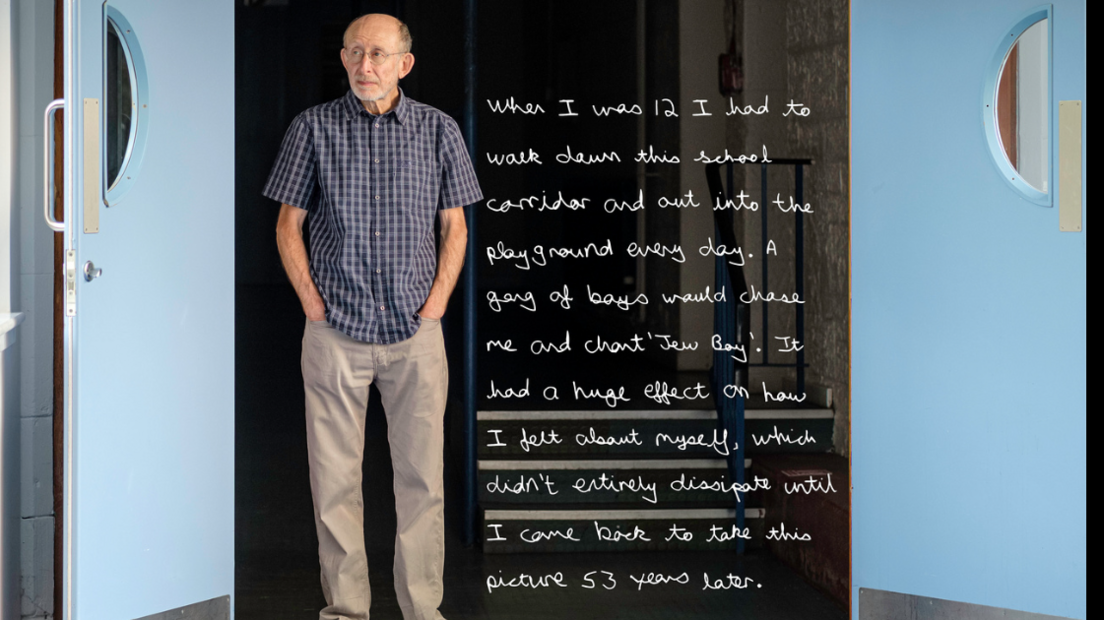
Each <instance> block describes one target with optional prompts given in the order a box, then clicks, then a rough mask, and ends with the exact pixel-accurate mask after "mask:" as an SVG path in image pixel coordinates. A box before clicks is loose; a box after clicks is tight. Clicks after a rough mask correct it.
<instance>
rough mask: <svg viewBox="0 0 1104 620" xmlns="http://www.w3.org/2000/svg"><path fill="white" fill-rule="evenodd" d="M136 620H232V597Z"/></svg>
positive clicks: (178, 608) (214, 599) (203, 602)
mask: <svg viewBox="0 0 1104 620" xmlns="http://www.w3.org/2000/svg"><path fill="white" fill-rule="evenodd" d="M135 620H230V595H226V596H220V597H218V598H213V599H211V600H209V601H202V602H200V603H192V604H191V605H185V606H184V607H177V608H176V609H170V610H168V611H163V612H161V613H157V614H153V615H152V616H143V617H141V618H136V619H135Z"/></svg>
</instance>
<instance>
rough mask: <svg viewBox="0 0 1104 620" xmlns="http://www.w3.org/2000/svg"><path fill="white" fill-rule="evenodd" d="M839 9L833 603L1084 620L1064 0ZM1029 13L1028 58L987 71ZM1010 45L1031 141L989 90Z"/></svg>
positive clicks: (1074, 222) (1072, 52) (1078, 34)
mask: <svg viewBox="0 0 1104 620" xmlns="http://www.w3.org/2000/svg"><path fill="white" fill-rule="evenodd" d="M851 11H852V12H851V15H852V58H851V60H852V84H853V93H852V97H853V98H852V157H853V161H852V171H853V172H852V201H853V202H852V261H853V262H852V265H853V272H852V278H853V279H852V299H853V306H852V326H853V327H852V330H853V332H852V363H853V366H852V390H853V392H852V393H853V414H852V415H853V422H852V424H853V426H852V441H853V453H852V458H853V460H852V467H853V478H852V480H853V485H854V491H853V525H852V540H853V567H852V571H853V573H852V574H853V580H852V590H853V591H852V601H853V606H852V615H853V617H856V618H858V617H863V608H862V606H863V601H864V600H870V601H873V600H875V599H876V598H877V597H874V596H873V594H871V598H869V599H866V597H865V595H866V594H867V593H873V592H875V591H877V592H883V593H884V592H891V593H904V594H909V595H915V596H917V597H923V598H925V599H929V604H931V605H937V603H936V602H935V601H934V599H941V600H943V601H958V602H962V603H969V604H975V605H985V606H991V607H999V608H1006V609H1015V610H1022V611H1026V612H1032V613H1039V614H1051V615H1055V616H1061V617H1073V618H1084V617H1085V615H1086V574H1085V570H1086V519H1085V517H1086V515H1085V511H1086V502H1085V498H1086V471H1085V470H1086V460H1085V456H1086V443H1087V435H1086V426H1085V424H1086V422H1085V420H1086V407H1085V390H1086V383H1085V368H1086V367H1085V360H1086V358H1085V351H1086V331H1085V330H1086V322H1085V318H1086V313H1085V303H1086V294H1085V293H1086V279H1085V274H1086V266H1085V263H1086V235H1087V232H1086V231H1087V211H1081V212H1080V213H1075V212H1074V211H1073V209H1074V207H1075V206H1076V208H1078V209H1080V208H1082V206H1083V205H1082V200H1081V196H1083V195H1084V180H1083V179H1084V176H1083V171H1084V166H1083V163H1081V162H1083V161H1084V152H1085V146H1084V136H1085V133H1084V129H1083V127H1085V125H1086V123H1085V120H1084V119H1085V112H1084V110H1085V103H1086V101H1085V77H1086V74H1085V29H1086V28H1085V3H1084V1H1083V0H1058V1H1056V2H1054V3H1053V4H1050V5H1042V6H1039V5H1036V4H1034V3H1032V2H1030V1H1024V0H1011V1H1010V0H970V1H969V2H954V1H950V0H936V1H933V2H883V1H880V0H855V1H854V2H852V4H851ZM1040 18H1042V19H1045V20H1046V21H1044V22H1042V26H1040V28H1041V30H1040V31H1039V33H1040V36H1042V37H1043V39H1042V41H1043V43H1042V46H1041V48H1039V47H1038V45H1037V46H1036V47H1037V48H1038V49H1040V50H1041V51H1042V52H1043V53H1044V54H1049V56H1047V55H1044V56H1038V57H1033V58H1028V57H1027V56H1028V55H1027V54H1025V53H1022V50H1021V52H1020V53H1019V59H1018V63H1019V69H1018V71H1017V70H1011V69H1010V70H1009V71H1007V72H1005V68H1008V67H1010V66H1011V63H1013V62H1015V61H1012V60H1009V54H1008V52H1009V50H1010V47H1011V46H1012V44H1013V43H1014V42H1016V41H1017V40H1019V37H1020V36H1027V35H1026V33H1027V28H1028V27H1029V26H1031V25H1033V24H1034V23H1035V22H1037V21H1038V20H1039V19H1040ZM1031 62H1035V63H1036V65H1037V68H1039V69H1040V70H1044V71H1049V74H1046V73H1044V76H1047V75H1049V77H1043V78H1041V79H1040V80H1039V82H1040V84H1041V88H1042V91H1038V92H1042V94H1043V96H1042V98H1041V99H1040V101H1041V102H1042V103H1043V104H1046V108H1045V110H1044V112H1043V113H1042V114H1041V118H1042V119H1043V121H1042V124H1041V125H1040V126H1039V127H1038V128H1037V129H1036V130H1035V131H1036V138H1035V139H1028V138H1027V137H1025V136H1027V135H1028V133H1029V130H1028V129H1026V128H1025V129H1023V130H1021V131H1018V132H1017V131H1014V130H1013V129H1010V127H1006V126H1001V124H1000V123H1001V122H1003V121H1004V120H1006V117H1003V116H1001V114H1008V113H1011V112H1016V113H1019V114H1021V115H1022V116H1026V115H1030V114H1035V115H1037V116H1038V115H1039V113H1038V111H1037V110H1036V111H1034V112H1032V111H1030V110H1028V109H1027V108H1026V107H1025V106H1026V105H1027V104H1026V103H1025V102H1026V101H1027V98H1029V96H1030V93H1027V94H1025V93H1023V92H1021V93H1020V94H1019V95H1018V96H1019V97H1020V99H1019V100H1018V102H1017V101H1015V100H1013V102H1012V103H1011V104H1010V105H1007V104H1008V100H1007V97H1006V98H1005V99H1002V95H1001V94H1000V93H1001V92H1002V91H1001V83H1002V82H1001V80H1000V76H1001V75H1005V76H1015V75H1021V76H1022V75H1024V72H1025V71H1027V70H1028V69H1027V66H1028V64H1029V63H1031ZM1048 80H1049V83H1048ZM1047 89H1049V92H1048V90H1047ZM1007 94H1008V96H1009V97H1012V96H1013V95H1012V93H1011V92H1010V91H1009V92H1008V93H1007ZM998 104H999V105H1002V106H1006V109H1005V110H1004V111H1003V112H1000V113H997V114H996V118H995V116H994V114H995V113H994V112H993V110H992V108H989V106H993V107H996V106H998ZM1060 120H1061V122H1060ZM1075 121H1076V122H1075ZM1012 134H1016V135H1018V136H1019V141H1018V143H1017V142H1016V139H1015V138H1016V135H1012ZM1032 140H1034V147H1036V148H1037V147H1038V146H1039V143H1040V141H1041V142H1042V144H1043V148H1041V149H1037V151H1038V152H1037V153H1035V154H1030V153H1029V152H1028V151H1029V150H1030V149H1031V148H1033V147H1032V145H1031V144H1030V143H1032ZM1060 153H1061V157H1060ZM1036 155H1038V156H1037V157H1036ZM1075 156H1076V157H1075ZM1032 157H1035V159H1034V160H1033V161H1034V162H1035V163H1034V164H1031V165H1033V166H1035V169H1036V172H1033V173H1031V175H1033V177H1032V178H1027V179H1025V178H1021V176H1022V177H1028V176H1029V173H1028V172H1026V171H1023V170H1022V168H1024V167H1025V166H1027V162H1028V160H1029V159H1031V158H1032ZM1078 158H1079V159H1078ZM1014 160H1015V162H1016V163H1015V164H1013V161H1014ZM1019 173H1022V174H1019ZM959 609H965V607H959ZM963 613H964V612H963ZM910 617H912V616H910ZM915 617H928V616H925V615H923V614H921V615H919V616H915ZM947 617H950V616H947ZM986 617H989V616H986Z"/></svg>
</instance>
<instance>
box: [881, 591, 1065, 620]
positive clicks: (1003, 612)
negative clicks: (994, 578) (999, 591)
mask: <svg viewBox="0 0 1104 620" xmlns="http://www.w3.org/2000/svg"><path fill="white" fill-rule="evenodd" d="M859 620H1071V619H1070V618H1064V617H1060V616H1048V615H1046V614H1033V613H1030V612H1026V611H1016V610H1014V609H1005V608H1003V607H989V606H988V605H975V604H973V603H960V602H958V601H947V600H943V599H939V598H931V597H930V596H916V595H915V594H901V593H900V592H889V591H886V590H875V589H873V588H859Z"/></svg>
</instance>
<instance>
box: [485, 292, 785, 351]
mask: <svg viewBox="0 0 1104 620" xmlns="http://www.w3.org/2000/svg"><path fill="white" fill-rule="evenodd" d="M530 296H531V294H530ZM492 299H493V298H492ZM527 309H529V308H527ZM644 334H645V335H644V336H641V335H640V334H633V335H632V336H631V337H629V338H628V339H627V340H613V339H610V338H602V336H601V335H598V336H595V337H594V338H589V339H587V340H585V341H584V342H583V350H584V351H586V352H587V353H642V352H644V351H646V350H647V347H646V346H645V345H644V341H645V338H647V340H649V341H653V342H655V343H656V344H657V346H659V349H660V350H661V351H697V350H698V341H697V340H690V341H683V340H679V339H677V338H674V337H672V336H671V335H669V334H653V333H652V332H644ZM753 338H754V336H753ZM774 339H775V340H781V341H782V342H781V344H782V348H779V349H778V352H779V353H796V352H797V351H800V350H802V349H804V348H805V345H803V344H801V341H799V340H797V339H794V338H790V337H789V336H775V337H774ZM486 346H487V351H503V352H505V353H517V351H518V350H517V348H516V347H515V346H514V340H513V338H507V339H505V340H497V339H491V340H488V341H487V343H486ZM710 346H711V347H712V348H713V350H714V351H725V352H729V353H731V352H735V353H738V354H739V355H740V356H739V357H737V356H736V355H733V358H734V359H735V360H736V361H738V362H741V363H743V362H746V361H747V347H745V346H744V345H742V344H730V343H726V342H723V341H722V340H721V336H720V335H719V334H713V338H712V340H710ZM572 350H573V349H572V346H571V330H565V332H564V339H563V341H562V342H545V341H544V340H540V339H536V340H533V341H532V342H531V343H530V344H529V352H530V353H532V354H533V355H541V354H543V353H567V352H569V351H572ZM762 350H763V349H762V347H756V348H755V352H756V353H758V352H761V351H762Z"/></svg>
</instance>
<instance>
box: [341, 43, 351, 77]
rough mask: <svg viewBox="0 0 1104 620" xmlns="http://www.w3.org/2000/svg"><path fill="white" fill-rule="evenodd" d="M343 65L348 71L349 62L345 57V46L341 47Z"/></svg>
mask: <svg viewBox="0 0 1104 620" xmlns="http://www.w3.org/2000/svg"><path fill="white" fill-rule="evenodd" d="M341 66H342V67H345V70H346V71H348V69H349V63H348V62H347V60H346V58H345V48H344V47H342V48H341Z"/></svg>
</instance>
